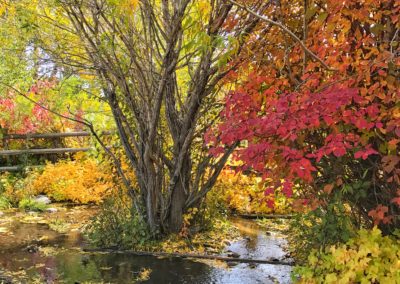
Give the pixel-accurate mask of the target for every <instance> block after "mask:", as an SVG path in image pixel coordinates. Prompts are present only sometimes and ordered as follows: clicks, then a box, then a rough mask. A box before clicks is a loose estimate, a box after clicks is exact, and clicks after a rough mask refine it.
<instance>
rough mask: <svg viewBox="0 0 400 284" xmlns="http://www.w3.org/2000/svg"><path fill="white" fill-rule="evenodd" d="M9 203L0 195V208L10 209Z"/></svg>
mask: <svg viewBox="0 0 400 284" xmlns="http://www.w3.org/2000/svg"><path fill="white" fill-rule="evenodd" d="M10 208H11V203H10V201H8V199H7V198H6V197H4V196H0V210H5V209H10Z"/></svg>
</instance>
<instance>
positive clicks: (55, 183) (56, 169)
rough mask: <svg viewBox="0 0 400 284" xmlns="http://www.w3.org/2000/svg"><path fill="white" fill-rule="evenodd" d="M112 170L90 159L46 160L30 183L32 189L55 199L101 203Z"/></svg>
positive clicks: (110, 183)
mask: <svg viewBox="0 0 400 284" xmlns="http://www.w3.org/2000/svg"><path fill="white" fill-rule="evenodd" d="M110 172H111V171H107V170H104V168H103V167H102V166H100V165H98V164H97V162H96V161H94V160H92V159H86V160H77V161H60V162H58V163H56V164H48V165H46V166H45V168H44V170H43V172H42V173H41V174H38V175H37V177H36V178H35V179H34V181H33V182H32V183H31V184H30V186H31V189H32V190H31V191H32V192H35V193H36V194H39V193H44V194H46V195H48V196H49V197H51V198H53V199H54V200H56V201H64V200H70V201H73V202H76V203H90V202H94V203H100V202H101V201H102V200H103V199H104V198H105V197H106V195H107V194H108V192H109V191H110V189H111V188H112V187H113V186H114V184H113V181H112V176H111V175H110Z"/></svg>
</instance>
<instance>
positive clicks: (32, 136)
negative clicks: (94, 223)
mask: <svg viewBox="0 0 400 284" xmlns="http://www.w3.org/2000/svg"><path fill="white" fill-rule="evenodd" d="M113 133H114V132H111V131H104V132H101V133H100V135H111V134H113ZM91 135H92V134H91V133H90V132H88V131H78V132H63V133H30V134H5V135H4V136H3V138H2V139H3V140H12V139H49V138H67V137H87V136H91Z"/></svg>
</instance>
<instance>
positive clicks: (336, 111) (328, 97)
mask: <svg viewBox="0 0 400 284" xmlns="http://www.w3.org/2000/svg"><path fill="white" fill-rule="evenodd" d="M230 2H231V3H236V2H234V1H230ZM236 5H239V6H241V7H242V8H243V9H244V10H246V11H248V12H249V13H251V14H252V15H255V16H257V17H258V18H259V19H261V20H262V21H263V22H264V25H263V26H262V25H259V26H258V29H257V31H255V32H256V33H257V32H258V33H259V34H262V36H260V37H259V38H258V39H259V40H258V41H254V42H249V44H251V50H252V51H253V53H252V58H253V60H248V62H250V63H249V64H248V65H247V66H244V67H243V68H242V69H241V70H239V71H238V72H233V73H231V74H230V80H231V82H233V83H235V84H236V87H235V90H234V91H232V92H231V93H230V95H229V96H228V97H227V98H226V105H225V110H224V111H223V112H222V114H221V116H222V118H223V121H224V122H223V123H222V124H220V125H219V126H218V127H216V128H215V129H213V130H211V131H210V133H209V134H208V135H207V137H208V140H207V141H208V143H209V144H210V145H214V152H215V153H218V152H219V150H218V149H219V148H218V147H219V146H221V145H223V146H224V147H226V146H227V145H232V143H237V141H238V140H239V141H244V142H245V144H243V145H244V146H245V147H242V148H241V149H240V150H239V151H238V152H237V158H238V159H241V160H242V161H243V162H244V167H247V168H251V169H253V170H255V171H257V172H259V173H261V174H262V175H263V176H264V178H266V177H270V178H272V180H273V181H274V182H273V183H270V184H268V183H267V184H266V187H267V189H266V192H265V193H266V195H267V196H269V197H270V199H271V200H273V194H274V190H281V191H283V192H284V193H286V194H287V195H292V186H293V184H295V183H300V184H302V187H303V188H304V189H305V190H304V191H303V192H302V193H303V196H302V198H303V200H299V201H305V202H308V203H312V207H313V208H317V207H325V208H326V206H327V205H328V204H329V203H330V202H331V200H334V199H333V196H334V195H335V196H340V200H341V201H343V202H345V203H347V204H350V206H351V208H352V209H353V213H354V214H357V215H359V217H360V219H361V220H363V221H364V222H365V221H366V222H370V223H371V224H372V223H375V224H380V226H381V229H382V230H383V231H384V232H385V233H389V232H393V230H394V229H395V228H396V227H398V224H399V221H400V220H399V218H398V216H399V210H400V207H399V205H400V203H399V198H398V197H399V195H400V192H399V190H398V188H399V184H400V172H399V170H398V169H396V168H397V167H398V164H399V162H400V158H399V142H400V128H399V125H400V120H399V119H400V117H399V111H398V110H399V92H398V88H399V80H398V78H399V64H400V61H399V57H398V54H399V29H400V22H399V17H398V13H399V9H400V5H399V2H398V1H363V2H362V3H361V2H360V1H353V0H349V1H342V2H340V1H333V0H321V1H319V0H318V1H317V0H315V1H279V5H276V6H274V7H273V8H271V9H269V10H267V11H266V12H265V13H262V14H260V13H258V12H257V11H253V10H252V7H251V5H249V4H248V3H247V2H246V1H242V2H241V3H236ZM271 19H273V20H271ZM282 27H285V28H286V27H287V30H289V31H287V30H285V29H282ZM303 51H305V52H303ZM310 51H311V52H310ZM312 54H315V55H316V56H317V57H318V58H321V59H322V60H318V59H316V58H315V56H313V55H312ZM281 179H285V182H279V181H280V180H281ZM277 181H278V182H277ZM304 199H306V200H304ZM271 203H273V202H271Z"/></svg>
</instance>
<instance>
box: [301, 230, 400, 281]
mask: <svg viewBox="0 0 400 284" xmlns="http://www.w3.org/2000/svg"><path fill="white" fill-rule="evenodd" d="M296 274H297V277H298V278H297V280H298V282H299V283H343V284H345V283H382V284H383V283H388V284H389V283H393V284H395V283H400V240H399V239H396V238H395V237H394V236H391V237H389V236H382V232H381V231H380V230H379V229H378V228H376V227H375V228H373V229H372V230H365V229H362V230H360V231H358V233H357V235H356V237H354V238H351V239H350V240H349V241H348V242H347V243H346V244H339V245H333V246H330V247H329V248H327V249H325V250H324V251H322V250H320V251H318V250H313V251H312V252H311V254H310V255H309V257H308V262H307V265H306V266H303V267H296V268H295V270H294V275H296Z"/></svg>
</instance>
